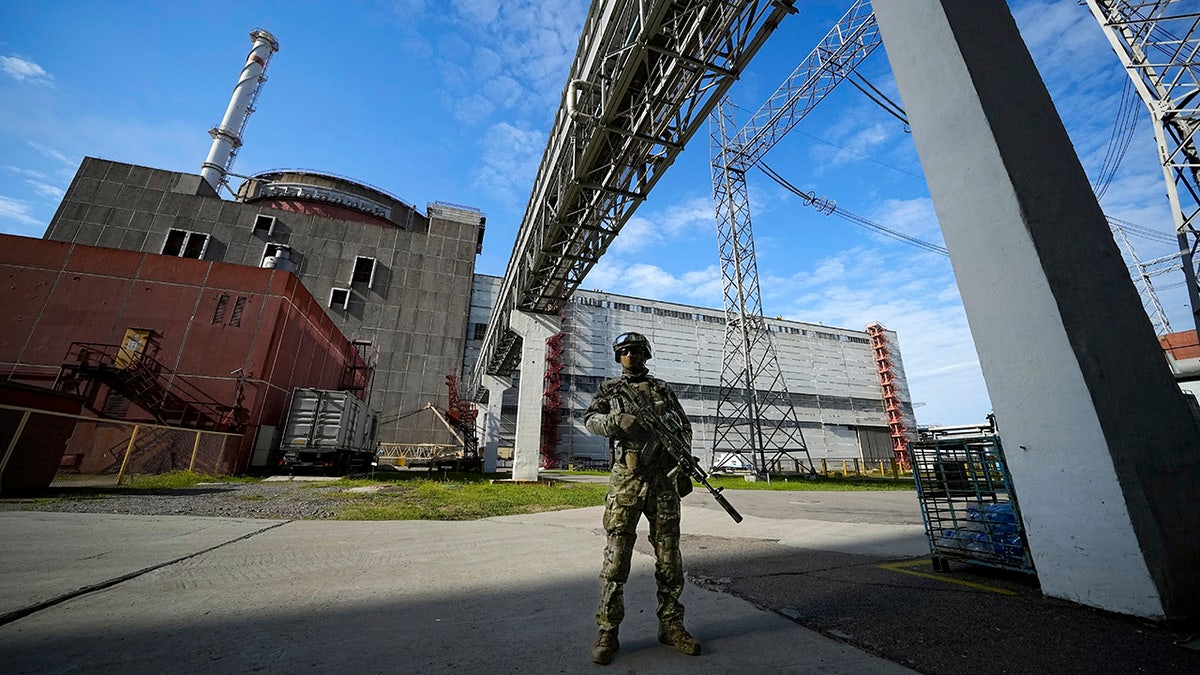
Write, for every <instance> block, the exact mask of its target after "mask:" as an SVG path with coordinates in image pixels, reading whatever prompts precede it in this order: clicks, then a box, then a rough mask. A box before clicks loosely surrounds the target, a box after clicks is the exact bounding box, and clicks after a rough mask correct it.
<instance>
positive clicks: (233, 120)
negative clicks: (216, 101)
mask: <svg viewBox="0 0 1200 675" xmlns="http://www.w3.org/2000/svg"><path fill="white" fill-rule="evenodd" d="M250 40H251V41H252V42H253V43H254V45H253V46H252V47H251V48H250V54H249V56H247V57H246V65H245V67H244V68H242V74H241V77H239V78H238V82H237V86H235V87H234V88H233V97H232V98H231V99H230V101H229V108H227V109H226V110H225V117H224V118H223V119H222V120H221V124H220V125H218V126H215V127H213V128H212V129H210V130H209V132H208V135H209V136H212V139H213V142H212V148H210V149H209V151H208V158H207V159H205V160H204V164H203V165H202V166H201V168H200V175H201V176H202V177H203V178H204V180H206V181H208V184H209V185H211V186H212V188H213V189H214V190H217V191H220V189H221V185H222V184H223V183H224V182H225V175H226V174H227V173H229V168H230V167H232V166H233V158H234V157H236V156H237V151H238V148H240V147H241V146H242V132H243V131H245V130H246V122H247V120H249V119H250V113H252V112H254V102H255V101H256V100H257V99H258V92H259V90H260V89H261V88H262V83H263V82H266V81H267V76H266V73H267V64H268V63H270V61H271V56H273V55H274V54H275V52H277V51H279V41H278V40H276V39H275V36H273V35H271V34H270V33H268V32H267V31H265V30H262V29H258V28H256V29H255V30H253V31H252V32H251V33H250ZM226 187H228V186H226Z"/></svg>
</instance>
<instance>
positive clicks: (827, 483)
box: [708, 476, 916, 492]
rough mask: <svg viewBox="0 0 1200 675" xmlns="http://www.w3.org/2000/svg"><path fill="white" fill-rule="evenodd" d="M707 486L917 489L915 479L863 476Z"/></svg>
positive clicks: (724, 479) (724, 481)
mask: <svg viewBox="0 0 1200 675" xmlns="http://www.w3.org/2000/svg"><path fill="white" fill-rule="evenodd" d="M708 482H709V483H711V484H712V485H713V487H724V488H728V489H730V490H782V491H796V492H802V491H812V490H830V491H838V492H853V491H865V492H870V491H883V490H898V491H912V490H915V489H916V486H915V485H914V483H913V479H912V478H899V479H895V478H864V477H861V476H850V477H846V478H843V477H841V476H818V477H817V478H815V479H810V478H805V477H804V476H785V477H779V476H772V477H771V482H770V483H768V482H767V481H765V480H759V481H748V480H746V479H745V478H743V477H742V476H709V479H708Z"/></svg>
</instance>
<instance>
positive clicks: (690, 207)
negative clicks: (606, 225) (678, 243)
mask: <svg viewBox="0 0 1200 675" xmlns="http://www.w3.org/2000/svg"><path fill="white" fill-rule="evenodd" d="M713 228H714V225H713V210H712V201H711V200H710V199H708V198H706V197H693V198H690V199H687V200H685V201H682V202H678V203H675V204H672V205H670V206H668V207H666V208H664V209H662V210H661V211H659V212H657V213H650V214H647V215H646V216H644V217H643V216H637V215H635V216H633V217H632V218H630V219H629V221H628V222H626V223H625V225H624V226H623V227H622V228H621V234H620V236H618V237H617V238H616V239H615V240H613V243H612V245H611V246H610V247H609V254H610V255H616V256H630V255H634V254H637V253H639V252H641V251H644V250H647V249H650V248H655V247H658V246H660V245H661V244H663V243H664V242H668V241H670V240H672V239H677V238H679V237H681V236H690V235H693V234H695V233H696V232H704V233H708V232H712V231H713Z"/></svg>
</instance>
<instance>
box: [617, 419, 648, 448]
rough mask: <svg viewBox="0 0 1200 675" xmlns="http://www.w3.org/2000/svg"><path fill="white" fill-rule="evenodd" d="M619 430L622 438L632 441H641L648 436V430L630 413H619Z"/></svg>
mask: <svg viewBox="0 0 1200 675" xmlns="http://www.w3.org/2000/svg"><path fill="white" fill-rule="evenodd" d="M616 421H617V429H619V430H620V437H621V438H625V439H629V440H631V441H636V440H640V439H641V438H643V437H644V436H645V435H646V430H645V429H643V428H642V425H641V424H640V423H639V422H638V418H637V416H636V415H630V414H629V413H617V420H616Z"/></svg>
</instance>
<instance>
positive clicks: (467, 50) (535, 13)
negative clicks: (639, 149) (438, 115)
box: [395, 0, 587, 126]
mask: <svg viewBox="0 0 1200 675" xmlns="http://www.w3.org/2000/svg"><path fill="white" fill-rule="evenodd" d="M395 10H396V14H397V16H399V17H401V18H402V19H403V21H404V22H405V24H406V25H411V24H413V23H423V22H424V23H428V22H434V21H438V22H442V23H445V24H448V25H447V26H446V30H447V31H448V33H447V35H448V37H443V38H442V39H441V40H440V42H439V52H438V57H439V60H440V61H441V62H442V63H441V66H442V85H443V90H442V91H441V92H438V97H439V98H441V99H443V100H446V101H452V102H457V101H461V100H463V99H467V98H470V97H484V98H486V99H487V100H488V102H489V103H490V105H491V107H490V108H487V110H486V113H487V114H486V115H484V114H470V115H467V114H463V110H462V106H459V105H455V104H452V107H455V116H456V119H457V120H458V121H460V122H462V123H463V124H468V125H472V126H479V125H482V124H486V123H487V121H488V120H489V119H492V116H493V115H499V114H502V113H505V114H507V115H508V117H509V119H510V121H511V119H512V115H513V114H516V115H519V116H521V117H522V118H529V119H530V120H532V121H534V123H535V124H536V125H537V126H545V125H546V124H548V123H549V121H550V113H549V112H548V111H551V112H552V111H553V110H555V109H556V108H557V107H558V99H559V96H560V94H561V92H562V84H563V82H564V81H565V80H566V77H567V72H568V70H569V68H570V64H571V61H572V59H573V58H574V56H575V48H576V46H577V44H578V41H579V32H580V29H581V27H582V25H583V18H584V16H585V14H586V12H587V4H586V3H584V2H578V1H576V2H562V1H561V0H511V1H506V2H499V1H498V0H454V2H452V3H451V8H450V11H446V10H445V9H443V8H442V7H436V8H434V7H430V6H428V5H427V4H426V3H419V4H417V5H416V6H414V4H413V3H411V2H409V3H405V4H404V5H403V6H401V5H397V6H396V7H395ZM417 14H420V15H421V16H419V17H418V16H417ZM482 110H483V108H482V107H480V106H478V105H476V108H475V111H476V112H480V111H482Z"/></svg>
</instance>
